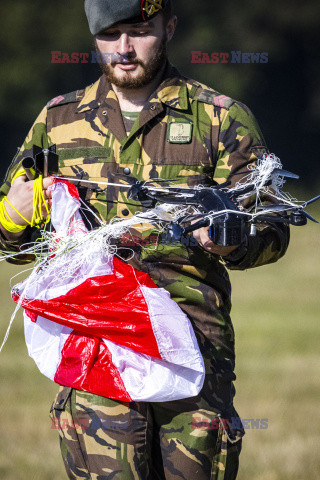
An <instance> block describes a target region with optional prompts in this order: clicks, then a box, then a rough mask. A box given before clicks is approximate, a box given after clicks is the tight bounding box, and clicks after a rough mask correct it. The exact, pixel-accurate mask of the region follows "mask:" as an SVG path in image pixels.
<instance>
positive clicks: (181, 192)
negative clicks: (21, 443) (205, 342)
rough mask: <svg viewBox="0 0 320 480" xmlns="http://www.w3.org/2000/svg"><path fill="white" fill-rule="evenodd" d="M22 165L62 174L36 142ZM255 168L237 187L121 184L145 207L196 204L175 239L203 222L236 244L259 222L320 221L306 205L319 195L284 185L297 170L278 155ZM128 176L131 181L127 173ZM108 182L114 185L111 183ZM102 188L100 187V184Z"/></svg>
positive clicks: (172, 226)
mask: <svg viewBox="0 0 320 480" xmlns="http://www.w3.org/2000/svg"><path fill="white" fill-rule="evenodd" d="M22 166H23V167H24V168H25V170H26V174H27V176H28V178H29V179H30V180H31V179H33V178H34V173H33V172H35V174H36V175H37V174H43V175H44V176H47V175H51V174H56V175H57V176H59V162H58V155H57V154H56V146H55V145H53V146H52V147H49V148H48V149H43V150H42V149H41V148H39V147H37V146H34V148H33V157H28V158H26V159H24V160H23V163H22ZM256 167H257V168H254V169H253V172H251V173H249V174H248V175H247V179H245V181H244V182H241V181H239V182H238V183H236V186H235V188H228V187H230V185H231V181H230V180H228V181H227V182H225V183H223V184H220V185H214V186H210V187H206V186H197V187H194V188H185V187H173V186H170V187H168V186H164V187H161V186H160V187H158V186H153V185H150V184H149V185H148V182H146V181H139V180H137V179H136V178H133V177H132V178H131V179H130V185H125V184H123V185H119V186H120V187H123V188H129V190H128V199H132V200H134V201H138V202H140V203H141V205H142V206H144V207H146V208H147V209H153V208H154V207H155V206H156V204H157V203H160V204H172V205H173V206H180V207H186V206H190V207H193V208H192V210H193V211H192V212H189V213H187V214H184V215H183V214H182V215H181V216H179V218H178V219H177V220H176V221H171V222H169V225H168V228H167V238H169V239H171V240H172V241H179V240H181V239H182V237H184V236H185V235H187V234H189V233H191V232H193V231H195V230H197V229H199V228H201V227H209V237H210V238H211V240H212V241H213V243H215V244H216V245H221V246H236V245H239V244H241V243H242V242H243V241H244V239H245V237H246V235H247V234H248V233H249V235H251V236H254V235H256V233H257V226H258V224H266V223H283V224H291V225H295V226H303V225H306V224H307V221H308V219H309V220H311V221H312V222H315V223H319V222H318V221H317V220H316V219H315V218H313V217H312V216H311V215H310V214H309V213H307V212H306V211H305V208H306V207H307V206H308V205H310V204H312V203H314V202H316V201H317V200H319V199H320V195H318V196H316V197H314V198H312V199H311V200H309V201H307V202H303V203H302V202H300V204H299V203H295V202H294V201H292V200H291V199H290V198H289V197H288V195H286V194H283V193H282V191H281V190H280V187H281V186H282V185H283V183H284V179H285V178H291V179H299V176H298V175H296V174H294V173H291V172H289V171H287V170H283V169H282V164H281V162H280V160H279V159H278V158H277V157H276V156H275V155H274V154H264V155H263V156H262V157H260V158H259V159H258V162H257V165H256ZM32 169H33V170H32ZM245 177H246V176H245ZM62 178H64V179H65V180H69V181H71V182H75V183H76V184H78V185H81V183H82V182H87V183H90V184H91V185H92V184H97V185H98V184H101V183H104V182H95V181H92V180H89V181H86V180H83V179H81V178H80V179H79V178H73V177H62ZM229 178H230V177H229ZM127 179H128V180H129V178H128V177H127ZM151 181H152V180H150V181H149V183H150V182H151ZM154 181H155V182H156V183H157V184H161V183H162V182H163V181H162V180H159V179H154ZM107 185H112V184H110V182H109V183H108V184H107ZM98 190H99V191H102V190H101V188H99V187H97V191H98ZM273 192H275V193H273ZM261 194H262V196H263V194H266V195H267V197H268V198H271V200H272V201H271V202H268V203H267V204H266V203H264V202H263V201H261ZM251 195H255V197H256V198H257V201H256V204H255V206H254V210H249V211H246V210H245V209H244V208H243V207H242V205H241V200H242V199H244V198H247V197H250V196H251ZM276 201H277V202H276Z"/></svg>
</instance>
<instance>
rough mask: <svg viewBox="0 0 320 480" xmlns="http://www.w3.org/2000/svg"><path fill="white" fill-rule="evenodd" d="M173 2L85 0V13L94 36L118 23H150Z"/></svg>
mask: <svg viewBox="0 0 320 480" xmlns="http://www.w3.org/2000/svg"><path fill="white" fill-rule="evenodd" d="M170 2H171V0H85V11H86V15H87V18H88V23H89V28H90V32H91V33H92V35H97V34H98V33H100V32H102V31H103V30H106V29H107V28H109V27H111V25H113V24H115V23H118V22H126V21H128V20H132V21H134V22H135V23H139V22H144V21H148V20H150V19H151V18H153V17H155V16H156V15H157V14H158V13H160V12H161V10H163V9H164V8H165V7H166V6H167V5H168V4H169V3H170Z"/></svg>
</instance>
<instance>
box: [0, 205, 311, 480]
mask: <svg viewBox="0 0 320 480" xmlns="http://www.w3.org/2000/svg"><path fill="white" fill-rule="evenodd" d="M311 213H312V212H311ZM314 214H315V213H314ZM319 238H320V227H319V226H317V225H315V224H312V225H311V224H310V225H308V227H304V228H292V241H291V245H290V247H289V251H288V253H287V255H286V256H285V258H284V259H282V260H281V261H280V262H278V263H277V264H275V265H269V266H265V267H262V268H258V269H253V270H248V271H247V272H231V278H232V284H233V322H234V326H235V330H236V339H237V345H236V351H237V370H236V373H237V376H238V380H237V382H236V388H237V396H236V407H237V410H238V411H239V413H240V416H241V417H242V418H244V419H251V418H252V419H262V418H263V419H268V429H266V430H262V429H260V430H259V429H251V430H249V429H248V430H247V433H246V436H245V438H244V447H243V452H242V454H241V467H240V473H239V477H238V478H239V480H288V479H289V478H290V480H309V479H312V480H313V479H316V478H320V456H319V431H320V413H319V412H320V409H319V398H320V386H319V374H320V353H319V348H318V343H319V338H320V322H319V306H320V300H319V292H320V280H319V274H318V266H319V263H320V262H319V260H320V242H319ZM18 271H19V268H18V267H14V266H12V265H9V264H7V263H2V264H1V265H0V273H1V275H0V287H1V290H0V291H1V297H0V301H1V305H2V308H1V320H0V322H1V323H0V325H1V327H0V332H1V334H0V338H1V339H2V338H3V335H4V332H5V329H6V326H7V324H8V322H9V318H10V315H11V313H12V311H13V309H14V304H13V302H12V301H10V286H9V279H10V278H11V277H12V276H13V275H15V274H16V273H17V272H18ZM16 281H17V280H15V281H14V282H13V283H16ZM0 377H1V387H0V421H1V435H0V478H1V479H4V480H20V479H21V480H22V479H23V480H63V479H66V478H67V476H66V474H65V471H64V468H63V465H62V460H61V457H60V452H59V447H58V440H57V432H56V431H55V430H52V429H51V428H50V426H51V422H50V419H49V409H50V404H51V402H52V399H53V397H54V395H55V393H56V390H57V386H56V385H55V384H53V383H52V382H50V381H49V380H48V379H46V378H45V377H44V376H42V375H41V374H40V373H39V372H38V371H37V369H36V367H35V365H34V363H33V361H32V360H31V359H30V358H29V357H28V354H27V351H26V347H25V344H24V339H23V325H22V316H21V314H19V315H18V317H17V318H16V320H15V323H14V325H13V327H12V331H11V334H10V336H9V340H8V342H7V344H6V346H5V348H4V350H3V352H2V353H1V354H0Z"/></svg>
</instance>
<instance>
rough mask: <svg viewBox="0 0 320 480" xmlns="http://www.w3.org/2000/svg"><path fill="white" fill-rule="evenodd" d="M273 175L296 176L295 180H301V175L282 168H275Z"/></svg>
mask: <svg viewBox="0 0 320 480" xmlns="http://www.w3.org/2000/svg"><path fill="white" fill-rule="evenodd" d="M271 175H279V176H280V177H286V178H294V179H295V180H299V178H300V177H299V175H296V174H295V173H292V172H288V170H282V168H275V169H274V170H273V172H272V174H271Z"/></svg>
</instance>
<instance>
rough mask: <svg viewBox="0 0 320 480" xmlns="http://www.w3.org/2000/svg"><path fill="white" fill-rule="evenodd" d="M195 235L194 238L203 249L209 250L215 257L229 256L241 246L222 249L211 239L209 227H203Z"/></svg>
mask: <svg viewBox="0 0 320 480" xmlns="http://www.w3.org/2000/svg"><path fill="white" fill-rule="evenodd" d="M192 233H193V236H194V238H195V239H196V240H197V242H198V243H199V245H201V247H203V248H205V249H206V250H208V252H211V253H214V254H215V255H220V256H221V257H224V256H225V255H229V254H230V253H231V252H233V251H234V250H236V248H238V246H239V245H236V246H232V247H222V246H220V245H216V244H214V243H213V241H212V240H211V239H210V237H209V227H202V228H199V229H198V230H195V231H194V232H192Z"/></svg>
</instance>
